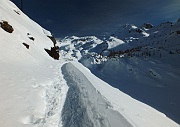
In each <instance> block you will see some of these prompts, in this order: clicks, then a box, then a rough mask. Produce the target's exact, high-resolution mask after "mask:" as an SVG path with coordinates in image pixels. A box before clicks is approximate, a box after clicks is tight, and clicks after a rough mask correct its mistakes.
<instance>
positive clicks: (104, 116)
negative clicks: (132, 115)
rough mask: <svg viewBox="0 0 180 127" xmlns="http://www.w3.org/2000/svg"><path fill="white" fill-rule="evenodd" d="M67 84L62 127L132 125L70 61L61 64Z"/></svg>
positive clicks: (128, 126) (122, 126) (116, 126)
mask: <svg viewBox="0 0 180 127" xmlns="http://www.w3.org/2000/svg"><path fill="white" fill-rule="evenodd" d="M62 74H63V75H64V79H65V80H66V82H67V85H68V86H69V89H68V92H67V95H66V100H65V103H64V107H63V110H62V112H61V117H62V124H63V127H132V125H131V124H130V123H129V122H128V121H127V120H126V119H125V118H124V117H123V116H122V115H121V114H120V113H119V112H118V111H115V110H113V109H112V106H111V104H110V102H108V101H107V100H105V98H104V97H103V96H102V95H101V94H100V93H99V92H98V91H97V90H96V89H95V88H94V87H93V85H92V84H91V83H90V81H88V79H87V78H86V77H85V76H84V74H83V73H82V72H81V71H80V70H78V69H77V68H76V67H75V66H74V65H73V64H72V63H67V64H64V65H63V66H62Z"/></svg>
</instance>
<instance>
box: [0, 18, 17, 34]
mask: <svg viewBox="0 0 180 127" xmlns="http://www.w3.org/2000/svg"><path fill="white" fill-rule="evenodd" d="M0 25H1V28H2V29H3V30H5V31H6V32H8V33H12V32H13V31H14V29H13V27H12V26H11V25H9V24H8V22H7V21H3V22H0Z"/></svg>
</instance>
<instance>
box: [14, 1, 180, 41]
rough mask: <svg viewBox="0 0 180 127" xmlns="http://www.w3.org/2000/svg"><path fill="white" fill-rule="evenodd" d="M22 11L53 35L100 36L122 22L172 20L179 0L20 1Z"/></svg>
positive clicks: (178, 10)
mask: <svg viewBox="0 0 180 127" xmlns="http://www.w3.org/2000/svg"><path fill="white" fill-rule="evenodd" d="M12 1H13V2H14V3H15V4H16V5H17V6H18V7H20V1H21V0H12ZM23 11H24V13H25V14H27V15H28V16H29V17H30V18H31V19H33V20H34V21H36V22H37V23H38V24H40V25H41V26H42V27H44V28H45V29H47V30H49V31H51V33H52V34H53V35H54V36H55V37H57V38H62V37H65V36H72V35H75V36H86V35H96V36H101V35H108V34H112V33H113V32H114V31H116V29H118V27H119V26H121V25H123V24H126V23H131V24H135V25H141V24H143V23H145V22H146V23H152V24H153V25H157V24H159V23H161V22H166V21H172V22H175V21H177V20H178V19H179V18H180V0H24V8H23Z"/></svg>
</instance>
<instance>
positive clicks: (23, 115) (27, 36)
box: [0, 0, 59, 127]
mask: <svg viewBox="0 0 180 127" xmlns="http://www.w3.org/2000/svg"><path fill="white" fill-rule="evenodd" d="M0 22H1V25H0V112H1V113H0V118H1V119H0V126H1V127H10V126H11V127H12V126H16V127H24V126H35V125H37V124H39V126H40V125H41V124H43V123H45V121H46V118H47V117H48V116H46V115H47V113H48V111H49V110H50V109H48V106H47V104H48V102H47V101H48V100H46V99H47V97H46V94H47V93H48V92H46V91H48V90H46V89H47V88H48V87H50V88H51V85H56V84H54V83H56V82H55V81H56V80H57V79H58V76H56V77H55V75H56V73H57V72H58V71H57V66H56V64H55V61H54V60H53V59H52V58H50V57H49V55H48V54H47V53H46V52H45V50H44V48H47V49H49V48H51V47H52V46H53V43H52V41H51V40H50V39H49V38H48V37H47V35H48V36H50V33H49V32H48V31H47V30H45V29H43V28H42V27H41V26H39V25H38V24H37V23H35V22H34V21H33V20H31V19H30V18H29V17H27V16H26V15H25V14H24V13H23V12H21V11H20V10H19V9H18V8H17V7H16V6H15V5H14V4H13V3H12V2H11V1H10V0H1V1H0ZM4 22H8V24H9V25H10V26H12V28H13V32H12V33H9V32H7V31H5V30H4V29H2V27H3V25H2V24H3V23H4ZM7 28H8V26H7ZM23 43H24V44H26V45H24V44H23ZM58 82H59V79H58ZM58 82H57V84H58ZM50 99H51V98H50ZM58 109H59V107H58ZM33 124H35V125H33Z"/></svg>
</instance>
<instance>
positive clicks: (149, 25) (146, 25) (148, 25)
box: [142, 23, 153, 29]
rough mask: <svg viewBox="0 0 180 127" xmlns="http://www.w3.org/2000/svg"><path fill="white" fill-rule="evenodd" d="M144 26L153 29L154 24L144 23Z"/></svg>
mask: <svg viewBox="0 0 180 127" xmlns="http://www.w3.org/2000/svg"><path fill="white" fill-rule="evenodd" d="M142 27H144V28H146V29H151V28H153V25H152V24H150V23H144V24H143V25H142Z"/></svg>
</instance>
